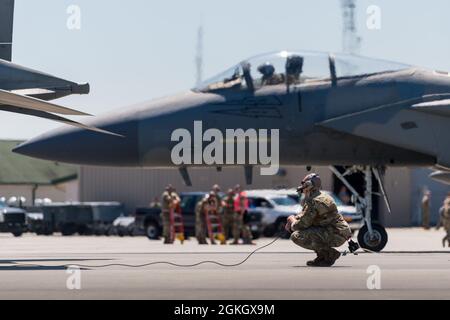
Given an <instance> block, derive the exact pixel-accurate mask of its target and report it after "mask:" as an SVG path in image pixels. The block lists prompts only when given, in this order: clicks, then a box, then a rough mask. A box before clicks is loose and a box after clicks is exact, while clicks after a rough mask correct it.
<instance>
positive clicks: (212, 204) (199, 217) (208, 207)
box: [195, 191, 220, 244]
mask: <svg viewBox="0 0 450 320" xmlns="http://www.w3.org/2000/svg"><path fill="white" fill-rule="evenodd" d="M219 209H220V207H219V203H218V201H217V197H216V195H215V193H214V192H213V191H211V192H210V193H209V194H208V195H207V196H205V197H204V198H203V199H202V200H200V201H199V202H198V203H197V206H196V208H195V235H196V238H197V241H198V243H199V244H208V243H207V242H206V214H218V212H219ZM210 241H211V244H216V242H215V239H214V238H213V239H210Z"/></svg>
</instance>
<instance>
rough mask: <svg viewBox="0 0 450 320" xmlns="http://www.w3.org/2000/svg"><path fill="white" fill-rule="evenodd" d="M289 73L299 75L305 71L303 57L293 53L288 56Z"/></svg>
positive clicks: (287, 70) (287, 69)
mask: <svg viewBox="0 0 450 320" xmlns="http://www.w3.org/2000/svg"><path fill="white" fill-rule="evenodd" d="M286 72H287V74H292V75H297V74H301V73H302V72H303V57H302V56H298V55H293V56H290V57H288V58H287V61H286Z"/></svg>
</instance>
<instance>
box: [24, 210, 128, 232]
mask: <svg viewBox="0 0 450 320" xmlns="http://www.w3.org/2000/svg"><path fill="white" fill-rule="evenodd" d="M28 212H29V213H28V225H29V229H30V231H31V232H35V233H36V234H38V235H51V234H53V233H55V232H61V234H62V235H64V236H71V235H74V234H76V233H78V234H80V235H92V234H95V235H107V234H109V230H110V228H111V227H112V225H113V222H114V220H115V219H116V218H117V217H119V216H123V215H124V214H125V212H124V208H123V205H122V204H120V203H118V202H89V203H52V204H46V205H42V206H38V207H32V208H28Z"/></svg>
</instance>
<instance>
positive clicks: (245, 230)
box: [233, 194, 253, 244]
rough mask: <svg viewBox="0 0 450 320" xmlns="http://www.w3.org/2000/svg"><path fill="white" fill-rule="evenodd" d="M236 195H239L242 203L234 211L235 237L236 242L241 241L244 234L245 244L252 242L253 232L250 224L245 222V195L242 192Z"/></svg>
mask: <svg viewBox="0 0 450 320" xmlns="http://www.w3.org/2000/svg"><path fill="white" fill-rule="evenodd" d="M236 197H239V200H240V203H239V207H238V208H235V213H234V219H233V220H234V221H233V238H234V241H233V243H234V244H238V243H239V238H240V237H241V235H242V239H243V240H244V243H245V244H251V243H252V238H253V237H252V233H251V231H250V228H249V227H248V225H246V224H245V223H244V214H245V211H243V210H245V196H242V194H238V195H237V196H236Z"/></svg>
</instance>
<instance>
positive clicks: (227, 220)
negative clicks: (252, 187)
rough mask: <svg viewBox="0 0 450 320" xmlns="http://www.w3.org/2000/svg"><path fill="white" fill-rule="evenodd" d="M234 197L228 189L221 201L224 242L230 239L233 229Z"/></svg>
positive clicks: (231, 190) (232, 192)
mask: <svg viewBox="0 0 450 320" xmlns="http://www.w3.org/2000/svg"><path fill="white" fill-rule="evenodd" d="M234 197H235V193H234V191H233V189H229V190H228V192H227V195H226V196H225V197H224V198H223V199H222V208H223V209H222V227H223V232H224V235H225V239H226V240H228V239H229V238H230V237H231V234H232V231H233V228H234Z"/></svg>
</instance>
